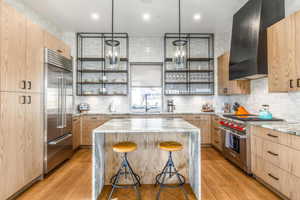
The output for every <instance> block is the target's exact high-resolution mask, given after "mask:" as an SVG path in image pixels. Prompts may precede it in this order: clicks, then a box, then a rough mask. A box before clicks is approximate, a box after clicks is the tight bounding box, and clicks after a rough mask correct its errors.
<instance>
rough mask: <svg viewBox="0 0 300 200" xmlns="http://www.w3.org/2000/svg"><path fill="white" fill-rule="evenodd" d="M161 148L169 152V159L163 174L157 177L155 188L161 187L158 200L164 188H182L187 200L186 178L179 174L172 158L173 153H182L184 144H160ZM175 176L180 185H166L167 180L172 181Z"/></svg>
mask: <svg viewBox="0 0 300 200" xmlns="http://www.w3.org/2000/svg"><path fill="white" fill-rule="evenodd" d="M159 148H160V149H161V150H164V151H168V152H169V159H168V161H167V164H166V165H165V167H164V168H163V170H162V172H161V173H160V174H158V175H157V176H156V182H155V187H156V186H157V185H159V191H158V193H157V196H156V199H157V200H159V199H160V193H161V191H162V189H163V188H178V187H180V188H181V189H182V191H183V193H184V197H185V199H186V200H187V199H188V196H187V193H186V191H185V189H184V187H183V185H184V184H185V178H184V177H183V176H182V175H181V174H179V173H178V171H177V169H176V168H175V165H174V162H173V158H172V152H175V151H181V150H182V149H183V146H182V144H180V143H178V142H171V141H170V142H162V143H160V144H159ZM173 176H176V177H177V179H178V184H176V185H167V184H165V179H166V178H169V179H171V178H172V177H173Z"/></svg>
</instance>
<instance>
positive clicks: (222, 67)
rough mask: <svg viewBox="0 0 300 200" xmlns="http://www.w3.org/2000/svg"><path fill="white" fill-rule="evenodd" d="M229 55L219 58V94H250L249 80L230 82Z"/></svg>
mask: <svg viewBox="0 0 300 200" xmlns="http://www.w3.org/2000/svg"><path fill="white" fill-rule="evenodd" d="M229 56H230V55H229V53H225V54H223V55H221V56H219V57H218V94H219V95H238V94H250V81H249V80H234V81H230V80H229Z"/></svg>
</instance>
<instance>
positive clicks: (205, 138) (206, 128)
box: [183, 115, 211, 145]
mask: <svg viewBox="0 0 300 200" xmlns="http://www.w3.org/2000/svg"><path fill="white" fill-rule="evenodd" d="M183 118H184V119H185V120H186V121H188V122H190V123H191V124H193V125H194V126H196V127H198V128H200V129H201V144H202V145H209V144H211V116H210V115H185V116H183Z"/></svg>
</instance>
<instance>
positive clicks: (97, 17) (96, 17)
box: [91, 13, 100, 20]
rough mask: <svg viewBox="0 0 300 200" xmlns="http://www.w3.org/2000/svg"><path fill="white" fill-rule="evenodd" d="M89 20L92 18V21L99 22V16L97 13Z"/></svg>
mask: <svg viewBox="0 0 300 200" xmlns="http://www.w3.org/2000/svg"><path fill="white" fill-rule="evenodd" d="M91 18H92V20H99V18H100V16H99V14H98V13H92V14H91Z"/></svg>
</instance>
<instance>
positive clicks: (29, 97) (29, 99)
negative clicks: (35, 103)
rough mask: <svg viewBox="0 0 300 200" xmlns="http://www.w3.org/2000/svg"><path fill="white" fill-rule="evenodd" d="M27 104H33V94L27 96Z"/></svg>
mask: <svg viewBox="0 0 300 200" xmlns="http://www.w3.org/2000/svg"><path fill="white" fill-rule="evenodd" d="M27 100H28V101H27V104H31V96H27Z"/></svg>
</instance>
